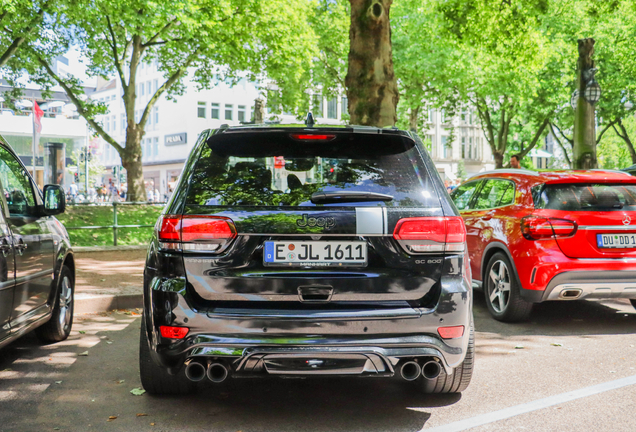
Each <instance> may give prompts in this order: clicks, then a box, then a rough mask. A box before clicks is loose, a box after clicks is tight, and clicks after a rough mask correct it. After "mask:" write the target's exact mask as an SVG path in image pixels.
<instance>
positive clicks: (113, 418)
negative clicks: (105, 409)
mask: <svg viewBox="0 0 636 432" xmlns="http://www.w3.org/2000/svg"><path fill="white" fill-rule="evenodd" d="M116 418H117V416H108V420H106V421H113V420H115V419H116Z"/></svg>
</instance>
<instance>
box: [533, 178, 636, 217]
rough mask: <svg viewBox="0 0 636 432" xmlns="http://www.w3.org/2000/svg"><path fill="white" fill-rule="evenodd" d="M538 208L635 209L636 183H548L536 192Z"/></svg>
mask: <svg viewBox="0 0 636 432" xmlns="http://www.w3.org/2000/svg"><path fill="white" fill-rule="evenodd" d="M533 197H534V198H535V207H536V208H538V209H551V210H568V211H594V210H602V211H615V210H636V185H620V184H619V185H612V184H559V185H545V186H543V187H541V188H540V189H538V191H537V193H536V194H535V193H533Z"/></svg>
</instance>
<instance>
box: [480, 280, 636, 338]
mask: <svg viewBox="0 0 636 432" xmlns="http://www.w3.org/2000/svg"><path fill="white" fill-rule="evenodd" d="M473 313H474V316H475V330H476V331H478V332H488V333H498V334H500V335H501V336H515V335H542V336H584V335H604V334H631V333H635V332H636V309H634V308H633V307H632V305H631V304H630V303H629V300H622V299H616V300H603V301H596V300H577V301H552V302H544V303H539V304H535V305H534V308H533V310H532V314H531V315H530V319H529V320H528V321H526V322H521V323H502V322H499V321H496V320H495V319H494V318H492V317H491V316H490V314H489V313H488V309H487V308H486V302H485V300H484V294H483V292H482V291H481V290H475V301H474V306H473Z"/></svg>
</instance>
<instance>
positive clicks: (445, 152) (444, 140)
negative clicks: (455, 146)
mask: <svg viewBox="0 0 636 432" xmlns="http://www.w3.org/2000/svg"><path fill="white" fill-rule="evenodd" d="M441 138H442V154H443V155H444V159H448V155H449V153H450V151H449V149H448V146H447V145H446V142H447V141H448V137H447V136H444V135H442V137H441Z"/></svg>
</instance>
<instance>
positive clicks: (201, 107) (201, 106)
mask: <svg viewBox="0 0 636 432" xmlns="http://www.w3.org/2000/svg"><path fill="white" fill-rule="evenodd" d="M206 105H207V104H206V103H205V102H198V103H197V117H198V118H205V106H206Z"/></svg>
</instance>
